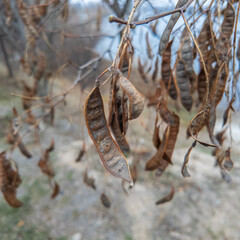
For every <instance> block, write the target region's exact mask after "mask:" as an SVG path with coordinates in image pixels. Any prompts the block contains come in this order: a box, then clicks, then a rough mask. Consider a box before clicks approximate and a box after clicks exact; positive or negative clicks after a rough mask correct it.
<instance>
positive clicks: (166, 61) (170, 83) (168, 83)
mask: <svg viewBox="0 0 240 240" xmlns="http://www.w3.org/2000/svg"><path fill="white" fill-rule="evenodd" d="M172 43H173V41H170V42H169V43H168V45H167V47H166V49H165V51H164V52H163V54H162V69H161V72H162V80H163V82H164V84H165V88H166V89H167V91H168V94H169V96H170V97H171V98H172V99H173V100H176V99H177V90H176V86H175V83H174V79H173V75H172V69H171V47H172Z"/></svg>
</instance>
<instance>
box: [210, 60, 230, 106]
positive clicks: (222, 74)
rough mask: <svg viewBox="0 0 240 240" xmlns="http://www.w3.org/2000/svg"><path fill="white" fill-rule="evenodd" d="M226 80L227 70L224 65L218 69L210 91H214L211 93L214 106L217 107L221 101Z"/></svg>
mask: <svg viewBox="0 0 240 240" xmlns="http://www.w3.org/2000/svg"><path fill="white" fill-rule="evenodd" d="M227 79H228V69H227V64H226V63H224V64H222V65H221V67H220V68H219V70H218V73H217V78H216V83H215V86H213V87H212V89H214V94H213V93H212V94H213V100H212V102H213V104H214V105H215V106H217V105H218V104H219V102H220V101H221V99H222V96H223V93H224V91H225V86H226V82H227Z"/></svg>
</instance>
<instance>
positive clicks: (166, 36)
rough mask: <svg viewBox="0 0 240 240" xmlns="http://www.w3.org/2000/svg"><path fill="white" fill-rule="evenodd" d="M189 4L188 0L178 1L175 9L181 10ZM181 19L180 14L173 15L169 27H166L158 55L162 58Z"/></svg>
mask: <svg viewBox="0 0 240 240" xmlns="http://www.w3.org/2000/svg"><path fill="white" fill-rule="evenodd" d="M187 2H188V0H178V2H177V5H176V7H175V8H180V7H182V6H183V5H185V4H186V3H187ZM179 17H180V13H179V12H177V13H173V14H172V15H171V17H170V19H169V21H168V23H167V26H166V27H165V29H164V31H163V34H162V37H161V40H160V44H159V50H158V53H159V55H160V56H161V55H162V53H163V52H164V50H165V49H166V47H167V44H168V42H169V38H170V35H171V32H172V29H173V27H174V26H175V24H176V23H177V21H178V19H179Z"/></svg>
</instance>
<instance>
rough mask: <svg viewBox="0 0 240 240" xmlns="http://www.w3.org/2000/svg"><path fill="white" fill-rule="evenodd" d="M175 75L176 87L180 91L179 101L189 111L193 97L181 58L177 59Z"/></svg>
mask: <svg viewBox="0 0 240 240" xmlns="http://www.w3.org/2000/svg"><path fill="white" fill-rule="evenodd" d="M176 76H177V84H178V88H179V91H180V99H181V103H182V105H183V107H184V108H185V109H186V110H188V111H190V110H191V108H192V105H193V99H192V95H191V93H190V86H189V82H188V80H187V74H186V70H185V67H184V62H183V61H182V59H179V60H178V63H177V68H176Z"/></svg>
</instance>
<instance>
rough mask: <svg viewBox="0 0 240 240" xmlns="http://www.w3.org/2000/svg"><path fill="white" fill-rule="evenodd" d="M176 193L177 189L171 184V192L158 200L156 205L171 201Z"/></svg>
mask: <svg viewBox="0 0 240 240" xmlns="http://www.w3.org/2000/svg"><path fill="white" fill-rule="evenodd" d="M174 193H175V189H174V187H173V186H171V191H170V192H169V194H167V195H166V196H164V197H163V198H161V199H159V200H158V201H157V202H156V205H159V204H163V203H166V202H169V201H171V200H172V198H173V196H174Z"/></svg>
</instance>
